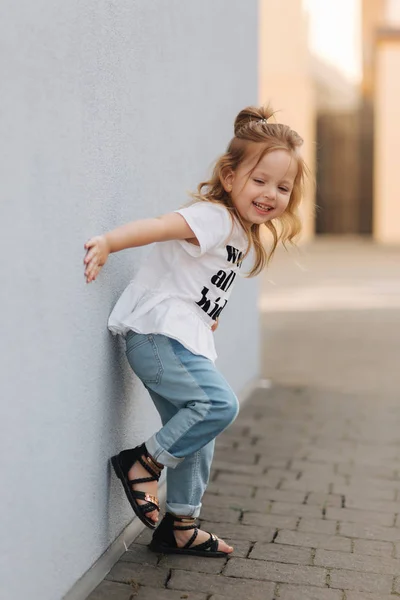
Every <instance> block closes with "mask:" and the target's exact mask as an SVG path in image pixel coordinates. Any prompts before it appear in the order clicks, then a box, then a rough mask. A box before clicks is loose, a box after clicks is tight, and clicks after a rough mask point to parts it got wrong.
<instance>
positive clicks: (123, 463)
mask: <svg viewBox="0 0 400 600" xmlns="http://www.w3.org/2000/svg"><path fill="white" fill-rule="evenodd" d="M137 461H138V462H140V464H141V465H142V467H144V468H145V469H146V471H148V473H150V475H151V477H141V478H139V479H128V473H129V471H130V470H131V468H132V467H133V465H134V464H135V462H137ZM111 463H112V466H113V467H114V471H115V473H116V475H117V477H118V478H119V479H120V480H121V483H122V485H123V486H124V490H125V493H126V495H127V498H128V500H129V502H130V504H131V506H132V508H133V510H134V511H135V513H136V514H137V516H138V517H139V519H140V520H141V521H142V523H144V524H145V525H147V527H150V529H155V528H156V524H155V522H154V521H153V520H152V519H149V518H148V517H146V514H147V513H149V512H152V511H153V510H158V511H160V504H159V501H158V498H157V497H156V496H152V495H151V494H147V493H146V492H140V491H136V490H133V489H132V484H134V483H145V482H146V481H158V480H159V479H160V475H161V471H162V470H163V468H164V467H163V466H161V465H159V464H158V463H156V462H155V460H154V458H152V456H150V454H149V453H148V452H147V449H146V446H145V445H144V444H142V445H141V446H136V448H132V449H131V450H123V451H122V452H120V453H119V454H117V455H116V456H113V457H112V458H111ZM137 500H146V504H138V503H137Z"/></svg>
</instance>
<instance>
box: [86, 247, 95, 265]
mask: <svg viewBox="0 0 400 600" xmlns="http://www.w3.org/2000/svg"><path fill="white" fill-rule="evenodd" d="M95 255H96V248H92V249H91V250H89V252H88V253H87V254H86V256H85V260H84V262H85V263H88V262H90V261H91V260H92V258H93V257H94V256H95Z"/></svg>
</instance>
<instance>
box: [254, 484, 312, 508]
mask: <svg viewBox="0 0 400 600" xmlns="http://www.w3.org/2000/svg"><path fill="white" fill-rule="evenodd" d="M254 497H255V499H256V500H271V501H276V502H290V503H296V504H297V503H298V504H303V503H304V500H305V498H306V494H305V492H295V491H293V490H290V491H287V490H277V489H275V488H257V489H256V493H255V496H254Z"/></svg>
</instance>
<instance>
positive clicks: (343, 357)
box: [88, 246, 400, 600]
mask: <svg viewBox="0 0 400 600" xmlns="http://www.w3.org/2000/svg"><path fill="white" fill-rule="evenodd" d="M358 250H359V248H358V247H357V248H356V251H358ZM324 251H325V252H326V247H323V248H322V253H323V252H324ZM313 252H314V253H311V256H310V259H309V262H310V264H311V269H314V271H313V273H312V274H311V275H308V277H309V279H310V281H311V280H312V285H314V286H315V285H316V282H317V283H318V285H322V286H323V278H322V275H321V268H317V267H316V265H317V266H318V264H319V260H320V252H321V248H318V246H317V247H316V250H315V251H313ZM368 252H370V255H368ZM368 252H367V255H368V258H370V256H373V258H374V260H375V262H376V263H378V265H379V260H382V261H383V264H384V265H385V266H387V256H386V255H385V254H384V253H383V254H381V255H379V256H378V257H377V255H376V253H374V252H373V250H370V249H368ZM355 253H356V254H357V252H355ZM364 254H365V253H364ZM364 254H363V253H362V252H359V256H358V258H357V260H359V264H358V263H357V261H356V260H354V261H353V264H352V267H351V268H353V274H354V273H355V272H356V273H358V274H359V273H360V268H362V267H363V265H364V263H363V262H362V261H363V260H364V261H365V260H366V258H365V257H364ZM334 256H335V261H334V267H333V266H332V267H331V268H332V269H333V268H337V267H338V263H339V267H340V265H341V266H342V272H341V277H342V278H346V277H347V278H348V279H347V280H346V285H347V283H348V282H349V281H350V280H352V281H353V280H354V277H352V272H351V268H350V267H348V270H347V271H346V268H345V263H346V260H347V256H348V254H347V253H346V252H343V253H342V254H340V252H335V253H334ZM390 256H392V255H390ZM363 257H364V258H363ZM325 258H326V257H325ZM397 258H399V256H398V255H397ZM341 260H342V263H340V261H341ZM385 261H386V262H385ZM328 262H329V261H328ZM323 264H324V277H326V276H327V275H326V261H325V262H324V263H323ZM393 264H394V262H393ZM396 264H400V262H398V263H397V262H396ZM332 265H333V263H332ZM360 265H361V267H360ZM328 267H329V264H328ZM285 268H286V267H285ZM291 268H292V267H291ZM379 272H382V270H380V271H379ZM392 272H393V271H390V269H387V271H386V272H385V282H386V283H387V282H388V281H389V282H390V281H391V279H390V277H391V273H392ZM285 273H286V280H284V277H285ZM366 273H367V271H366V270H365V273H364V275H363V280H362V282H361V279H360V278H359V280H358V284H357V285H361V283H362V285H363V286H364V288H363V289H367V292H366V293H367V294H368V289H370V290H371V289H375V288H376V281H375V280H374V281H372V283H371V281H370V279H368V277H371V276H370V275H368V274H366ZM297 276H298V273H297ZM280 277H282V282H281V285H280V287H279V290H278V295H279V294H281V297H282V294H283V292H284V291H285V290H286V294H287V298H290V296H291V295H292V290H291V288H290V281H291V280H292V279H291V271H290V268H286V271H285V272H284V275H281V274H280ZM328 277H329V268H328ZM318 278H319V279H318ZM321 282H322V283H321ZM360 282H361V283H360ZM367 284H368V285H369V286H370V287H369V288H368V285H367ZM296 285H299V284H298V282H296ZM366 285H367V288H366V287H365V286H366ZM389 287H390V286H389ZM314 291H315V289H314ZM268 292H269V293H271V292H270V290H269V291H268ZM371 294H372V295H373V292H371ZM350 295H351V294H350ZM391 297H392V299H393V292H392V294H391ZM399 309H400V303H399V306H398V308H396V307H395V306H391V307H390V309H388V308H387V307H385V306H380V307H379V308H376V307H373V308H372V309H371V308H368V309H365V308H364V309H363V310H361V309H360V310H357V311H355V310H354V307H353V308H352V309H351V310H344V309H343V307H340V310H339V309H337V308H335V307H333V308H331V309H330V310H326V311H321V310H319V312H318V313H316V312H315V311H313V310H308V311H304V308H302V309H301V312H300V311H299V310H296V308H293V307H292V308H291V309H290V310H288V311H286V312H282V310H280V309H273V310H270V311H268V310H266V311H265V313H264V316H263V318H264V319H265V327H266V329H265V331H266V334H265V336H264V337H265V338H266V339H267V344H266V350H265V352H264V365H265V372H264V374H265V375H267V374H268V375H271V376H272V378H273V380H274V382H275V383H274V385H273V386H272V387H271V388H270V389H264V388H260V389H258V390H256V391H255V392H254V393H253V395H252V397H251V399H250V400H249V401H248V402H247V403H246V404H245V405H244V406H243V408H242V410H241V413H240V415H239V417H238V419H237V421H236V422H235V424H234V425H233V426H232V427H231V428H230V429H229V430H227V431H226V432H225V433H224V434H223V435H222V436H220V438H219V439H218V442H217V447H216V455H215V461H214V465H213V473H212V481H211V483H210V485H209V488H208V490H207V493H206V495H205V497H204V506H203V510H202V515H201V516H202V522H203V527H204V528H205V529H208V530H210V531H214V532H215V533H217V534H218V535H220V536H221V537H224V539H226V540H227V541H230V542H231V543H232V544H233V545H234V546H235V552H234V554H233V555H232V556H231V557H230V558H228V559H222V560H216V559H210V558H208V559H207V558H194V557H179V556H157V555H154V554H153V553H151V552H150V551H149V550H148V549H147V548H146V544H147V542H148V541H149V539H150V532H148V531H145V532H143V533H142V534H141V535H140V536H139V537H138V539H137V540H136V541H135V543H133V544H132V545H131V547H130V548H129V550H128V551H127V552H126V553H125V554H124V555H123V556H122V558H121V559H120V560H119V562H118V563H117V564H116V565H115V567H114V568H113V569H112V570H111V571H110V573H109V574H108V575H107V577H106V579H105V581H104V582H102V583H101V584H100V586H99V587H98V588H97V590H95V591H94V592H93V593H92V594H91V595H90V596H89V599H88V600H133V599H135V600H136V599H137V600H183V599H185V600H186V599H187V600H228V599H229V600H236V599H238V600H239V599H242V598H246V599H248V600H389V599H391V600H394V599H395V598H399V597H400V516H399V512H400V510H399V507H400V394H399V392H398V391H397V390H398V389H399V385H398V384H400V381H399V372H400V369H399V367H398V366H397V369H393V367H394V364H395V363H394V361H393V352H397V359H396V360H397V363H398V364H400V362H399V357H400V340H399V338H400V336H399V334H398V325H400V310H399ZM396 326H397V330H396V334H394V333H393V332H394V330H395V329H396ZM371 336H372V337H371ZM344 338H345V340H346V343H345V344H343V339H344ZM293 348H295V349H297V353H296V352H294V349H293ZM300 349H301V355H300V354H299V352H300ZM285 361H286V364H282V363H284V362H285ZM296 361H297V362H296ZM327 361H328V362H330V365H329V364H328V365H327V364H326V362H327ZM397 363H396V364H397ZM371 370H372V371H373V373H372V374H371ZM364 373H365V377H363V376H362V375H363V374H364ZM366 381H367V383H368V385H366Z"/></svg>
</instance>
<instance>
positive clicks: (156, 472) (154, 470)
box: [138, 454, 162, 481]
mask: <svg viewBox="0 0 400 600" xmlns="http://www.w3.org/2000/svg"><path fill="white" fill-rule="evenodd" d="M144 459H145V460H144ZM144 459H143V457H142V456H139V457H138V461H139V462H140V464H141V465H142V467H143V468H144V469H146V471H147V472H148V473H150V475H152V476H153V477H154V478H155V479H156V481H158V480H159V479H160V474H161V471H162V467H161V468H160V467H158V466H157V465H156V463H155V462H154V461H153V459H152V458H151V457H150V456H149V455H148V454H147V455H146V454H145V455H144ZM152 481H154V479H153V480H152Z"/></svg>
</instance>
